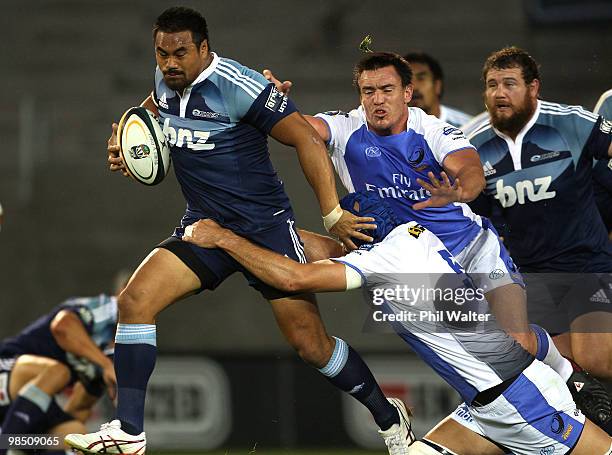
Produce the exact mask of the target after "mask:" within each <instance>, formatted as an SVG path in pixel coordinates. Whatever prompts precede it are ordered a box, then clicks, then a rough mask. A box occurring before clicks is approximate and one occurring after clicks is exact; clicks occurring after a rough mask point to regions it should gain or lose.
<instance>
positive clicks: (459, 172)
mask: <svg viewBox="0 0 612 455" xmlns="http://www.w3.org/2000/svg"><path fill="white" fill-rule="evenodd" d="M264 75H266V77H268V78H269V79H270V80H273V81H274V82H275V84H276V85H277V87H279V88H280V89H281V90H284V91H286V90H288V89H289V88H290V87H291V83H290V82H289V81H286V82H284V83H282V84H281V83H280V81H278V80H277V79H276V78H274V76H273V75H272V73H271V72H269V70H264ZM411 80H412V71H411V68H410V66H409V64H408V63H407V62H406V61H405V60H404V59H403V58H401V57H400V56H399V55H397V54H393V53H387V52H378V53H370V54H367V55H366V56H365V57H363V58H362V60H361V61H360V62H359V63H358V64H357V65H356V66H355V69H354V77H353V82H354V85H355V87H356V88H357V90H358V93H359V96H360V101H361V106H360V107H359V108H358V109H355V110H352V111H351V112H349V113H344V112H340V111H334V112H327V113H323V114H317V115H316V116H315V117H310V116H307V117H306V118H307V120H308V121H309V122H310V123H311V124H312V126H313V127H314V128H315V129H316V130H317V132H318V133H319V135H321V137H322V138H323V140H325V142H326V143H327V144H328V148H329V153H330V155H331V159H332V162H333V163H334V166H335V168H336V171H337V173H338V175H339V176H340V179H341V181H342V182H343V183H344V186H345V187H346V189H347V190H348V191H349V192H354V191H372V192H374V193H376V194H378V195H379V196H380V197H382V198H384V199H385V200H386V201H387V202H388V203H389V204H390V205H391V207H392V208H393V210H394V212H395V213H396V214H397V216H398V217H399V218H400V220H401V221H403V222H408V221H412V220H415V221H417V222H419V223H420V224H422V225H423V226H425V227H426V228H428V229H429V230H431V231H432V232H433V233H434V234H436V236H438V237H439V238H440V240H441V241H442V242H443V243H444V245H445V247H446V248H447V249H448V250H449V251H450V252H451V253H452V254H453V256H454V257H455V258H456V259H457V260H458V261H459V263H460V264H461V265H462V266H463V267H464V268H465V270H466V271H467V272H468V273H469V274H470V275H471V276H472V277H473V279H474V280H475V282H476V285H477V286H478V287H479V288H482V289H484V290H485V292H486V297H487V301H488V302H489V303H490V304H491V307H492V309H493V313H494V314H495V316H496V317H497V319H498V321H499V323H500V324H501V326H502V327H503V328H504V330H506V331H507V332H509V333H511V334H512V336H514V337H515V338H516V339H517V340H518V341H519V342H520V343H521V345H523V347H525V348H526V349H527V350H528V351H529V352H530V353H532V354H534V355H536V354H538V356H539V358H540V360H543V361H545V362H546V364H548V365H549V366H551V367H552V368H553V369H554V370H555V371H557V372H558V373H559V374H560V375H561V376H562V377H563V378H564V379H565V380H566V381H568V380H570V379H573V378H575V375H577V374H579V375H580V381H583V382H584V381H587V382H591V384H593V386H594V387H599V385H597V384H595V383H594V382H593V381H592V379H589V378H588V377H586V376H584V375H583V374H582V373H579V372H574V371H573V368H572V364H571V363H570V362H569V361H568V360H567V359H565V358H563V357H562V356H561V355H560V353H559V352H558V351H557V349H556V347H555V346H554V344H553V343H543V341H542V340H544V339H546V338H547V337H548V335H547V334H546V333H545V332H544V330H542V329H541V328H540V327H537V326H534V327H532V329H530V327H529V324H528V320H527V311H526V303H525V292H524V289H523V283H522V278H521V276H520V274H519V273H518V271H517V269H516V267H515V265H514V263H513V261H512V258H511V257H510V255H509V254H508V252H507V250H506V249H505V247H504V245H503V244H502V243H501V242H500V240H499V237H498V235H497V232H496V231H495V229H494V228H493V226H492V225H491V223H490V222H489V220H488V219H486V218H483V217H480V216H478V215H476V214H474V213H473V212H472V211H471V210H470V208H469V206H468V205H467V204H466V202H469V201H472V200H473V199H474V198H476V197H477V196H478V195H479V194H480V192H481V190H482V188H483V187H484V183H485V178H484V174H483V169H482V165H481V163H480V158H479V156H478V153H477V152H476V150H475V149H474V146H473V145H472V144H471V143H470V142H469V141H468V140H467V139H466V138H465V136H464V135H463V133H462V132H461V130H459V129H457V128H455V127H453V126H451V125H449V124H447V123H444V122H442V121H441V120H439V119H437V118H435V117H434V116H431V115H426V114H425V113H424V112H423V111H422V110H421V109H419V108H414V107H408V106H407V104H408V103H409V102H410V100H411V97H412V85H411ZM434 174H435V175H434ZM436 175H441V176H442V181H440V180H439V179H438V178H437V177H436ZM426 178H428V179H429V181H430V183H427V182H426V181H425V179H426ZM307 246H308V245H307ZM332 254H333V253H331V254H328V255H326V256H325V255H324V256H323V257H330V256H332ZM320 258H321V257H320ZM536 334H537V335H536ZM542 346H547V349H546V350H545V351H541V350H539V348H541V347H542ZM574 393H575V395H574V398H575V399H576V400H577V401H578V402H579V404H580V405H581V406H582V409H583V411H585V412H587V413H588V414H587V415H588V416H589V417H590V418H593V419H595V418H596V417H597V413H593V414H592V413H591V412H590V410H591V409H590V405H589V404H590V403H591V402H590V400H586V401H583V400H582V397H581V396H580V395H579V394H578V393H577V391H576V390H574ZM583 393H585V394H586V390H585V391H584V392H583ZM607 417H609V414H607V415H606V418H607ZM598 423H599V422H598Z"/></svg>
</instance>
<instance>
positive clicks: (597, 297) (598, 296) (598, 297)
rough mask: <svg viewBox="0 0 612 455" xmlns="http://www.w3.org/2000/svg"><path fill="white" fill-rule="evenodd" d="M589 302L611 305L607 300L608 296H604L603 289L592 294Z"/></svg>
mask: <svg viewBox="0 0 612 455" xmlns="http://www.w3.org/2000/svg"><path fill="white" fill-rule="evenodd" d="M589 300H590V301H591V302H599V303H611V302H610V299H609V298H608V296H607V295H606V293H605V291H604V290H603V289H600V290H599V291H597V292H596V293H595V294H593V295H592V296H591V298H590V299H589Z"/></svg>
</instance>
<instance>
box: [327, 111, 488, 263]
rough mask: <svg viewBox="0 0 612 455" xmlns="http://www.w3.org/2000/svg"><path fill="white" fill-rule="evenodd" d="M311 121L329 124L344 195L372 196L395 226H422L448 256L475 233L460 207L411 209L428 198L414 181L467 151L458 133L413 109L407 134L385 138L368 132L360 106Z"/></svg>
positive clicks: (476, 224)
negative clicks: (382, 200) (393, 216)
mask: <svg viewBox="0 0 612 455" xmlns="http://www.w3.org/2000/svg"><path fill="white" fill-rule="evenodd" d="M317 117H319V118H322V119H323V120H324V121H325V122H326V123H327V125H328V126H329V131H330V140H329V143H328V148H329V152H330V155H331V160H332V162H333V163H334V166H335V168H336V171H337V172H338V175H339V176H340V180H342V183H343V184H344V186H345V187H346V189H347V190H348V191H349V192H354V191H359V190H365V191H375V192H377V193H378V195H379V196H380V197H381V198H385V199H386V200H387V202H388V203H389V204H390V205H391V207H392V208H393V211H394V212H395V213H396V215H397V216H398V217H399V218H400V222H401V223H406V222H409V221H413V220H414V221H417V222H418V223H420V224H422V225H423V226H425V227H426V228H427V229H429V230H430V231H432V232H433V233H434V234H436V235H437V236H438V237H439V238H440V240H442V242H443V243H444V245H445V246H446V248H448V249H449V250H450V252H451V253H452V254H454V255H456V254H458V253H459V252H461V250H463V249H464V248H465V246H467V245H468V244H469V243H470V242H471V241H472V240H473V239H474V237H476V235H477V234H478V233H479V232H480V229H481V225H482V220H481V219H480V217H479V216H478V215H474V213H472V211H471V210H470V208H469V207H468V206H467V205H466V204H462V203H454V204H448V205H447V206H445V207H434V208H426V209H423V210H418V211H416V210H413V209H412V205H413V204H414V203H416V202H420V201H424V200H426V199H427V198H429V196H430V194H429V192H428V191H426V190H425V189H424V188H423V187H422V186H421V185H419V184H418V183H417V181H416V179H417V178H421V179H423V180H425V181H429V177H428V176H427V173H428V172H429V171H431V172H433V173H434V174H435V175H437V176H439V175H440V172H441V171H442V170H443V167H442V164H443V162H444V159H445V158H446V157H447V156H448V155H450V154H451V153H454V152H457V151H459V150H464V149H467V148H473V147H472V144H470V142H469V141H468V140H467V139H466V138H465V136H464V135H463V133H462V132H461V130H459V129H457V128H455V127H453V126H451V125H449V124H448V123H444V122H442V121H441V120H439V119H437V118H436V117H434V116H433V115H427V114H425V112H423V111H422V110H421V109H419V108H415V107H411V108H409V115H408V124H407V130H406V131H404V132H402V133H400V134H394V135H391V136H379V135H377V134H376V133H374V132H372V131H370V130H369V129H368V126H367V121H366V118H365V113H364V111H363V108H362V107H359V108H358V109H355V110H352V111H351V112H349V113H344V112H339V111H336V112H327V113H323V114H317ZM441 221H443V222H441Z"/></svg>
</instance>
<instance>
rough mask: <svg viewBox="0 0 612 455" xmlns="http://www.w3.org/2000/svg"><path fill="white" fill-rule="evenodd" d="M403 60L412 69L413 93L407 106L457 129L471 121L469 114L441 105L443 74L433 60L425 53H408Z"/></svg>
mask: <svg viewBox="0 0 612 455" xmlns="http://www.w3.org/2000/svg"><path fill="white" fill-rule="evenodd" d="M404 59H405V60H406V61H407V62H408V63H409V64H410V67H411V68H412V87H413V92H412V99H411V100H410V102H409V103H408V106H412V107H419V108H421V109H423V110H424V111H425V112H426V113H427V114H429V115H434V116H436V117H438V118H439V119H440V120H442V121H443V122H446V123H448V124H449V125H452V126H456V127H457V128H459V127H461V126H462V125H464V124H466V123H468V122H469V121H470V120H471V118H472V117H471V116H470V115H469V114H466V113H465V112H462V111H460V110H459V109H455V108H453V107H450V106H446V105H444V104H442V102H441V100H442V96H443V95H444V73H443V71H442V66H440V63H439V62H438V61H437V60H436V59H435V58H433V57H432V56H431V55H429V54H426V53H425V52H410V53H408V54H406V55H404Z"/></svg>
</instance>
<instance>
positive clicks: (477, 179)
mask: <svg viewBox="0 0 612 455" xmlns="http://www.w3.org/2000/svg"><path fill="white" fill-rule="evenodd" d="M444 170H445V172H442V173H441V174H440V177H441V180H439V179H438V178H437V177H436V176H434V174H433V173H432V172H429V173H428V176H429V180H430V181H429V182H426V181H424V180H422V179H417V182H418V183H419V185H421V186H422V187H423V188H425V189H426V190H427V191H429V193H430V194H431V196H430V198H429V199H427V200H425V201H423V202H419V203H417V204H414V205H413V206H412V207H413V208H414V209H415V210H422V209H424V208H427V207H444V206H445V205H447V204H451V203H453V202H471V201H473V200H474V199H476V198H477V197H478V195H479V194H480V193H481V192H482V190H483V189H484V187H485V184H486V181H485V178H484V172H483V170H482V165H481V163H480V157H479V156H478V152H476V150H475V149H473V148H469V149H465V150H461V151H459V152H456V153H453V154H451V155H449V156H447V157H446V159H445V160H444ZM449 175H450V176H451V177H453V179H454V182H453V183H452V184H451V183H450V180H449V178H448V176H449Z"/></svg>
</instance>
